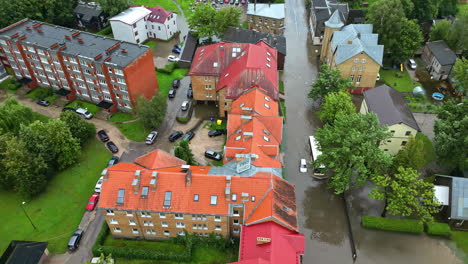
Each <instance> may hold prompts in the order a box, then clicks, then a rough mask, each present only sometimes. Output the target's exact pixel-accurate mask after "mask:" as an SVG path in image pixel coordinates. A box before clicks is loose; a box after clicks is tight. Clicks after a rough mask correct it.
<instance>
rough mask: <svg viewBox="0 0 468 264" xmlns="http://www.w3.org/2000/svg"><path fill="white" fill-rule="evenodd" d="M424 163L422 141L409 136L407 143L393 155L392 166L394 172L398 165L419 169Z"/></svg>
mask: <svg viewBox="0 0 468 264" xmlns="http://www.w3.org/2000/svg"><path fill="white" fill-rule="evenodd" d="M425 165H426V160H425V158H424V142H423V141H422V140H419V139H416V138H415V137H413V136H411V137H410V138H409V140H408V143H407V144H406V145H405V146H404V147H403V148H402V149H401V150H400V151H398V153H397V155H395V157H394V159H393V164H392V167H393V172H394V173H396V171H397V169H398V168H399V167H403V168H411V169H415V170H420V169H422V167H424V166H425Z"/></svg>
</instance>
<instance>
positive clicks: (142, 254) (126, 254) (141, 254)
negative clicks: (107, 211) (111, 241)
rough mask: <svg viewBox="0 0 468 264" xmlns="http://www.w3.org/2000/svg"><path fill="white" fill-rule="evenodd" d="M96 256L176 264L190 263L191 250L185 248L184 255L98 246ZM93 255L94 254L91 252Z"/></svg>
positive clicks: (152, 250)
mask: <svg viewBox="0 0 468 264" xmlns="http://www.w3.org/2000/svg"><path fill="white" fill-rule="evenodd" d="M96 250H97V252H98V254H101V253H104V255H108V254H112V256H113V257H118V258H126V259H150V260H171V261H177V262H190V261H191V260H192V248H191V247H187V250H186V251H185V252H184V253H180V252H168V251H158V250H154V249H142V248H129V247H110V246H99V247H98V248H96ZM93 254H94V252H93Z"/></svg>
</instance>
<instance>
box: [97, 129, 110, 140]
mask: <svg viewBox="0 0 468 264" xmlns="http://www.w3.org/2000/svg"><path fill="white" fill-rule="evenodd" d="M97 134H98V137H99V140H101V141H102V142H107V141H109V136H108V135H107V133H106V131H104V130H99V131H98V132H97Z"/></svg>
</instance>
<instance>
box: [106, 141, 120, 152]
mask: <svg viewBox="0 0 468 264" xmlns="http://www.w3.org/2000/svg"><path fill="white" fill-rule="evenodd" d="M106 146H107V148H108V149H109V150H110V152H112V153H117V152H119V148H118V147H117V146H116V145H115V143H114V142H112V141H109V142H107V143H106Z"/></svg>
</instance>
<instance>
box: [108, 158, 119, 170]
mask: <svg viewBox="0 0 468 264" xmlns="http://www.w3.org/2000/svg"><path fill="white" fill-rule="evenodd" d="M117 163H119V157H118V156H112V158H111V159H110V160H109V162H108V163H107V168H109V167H112V166H114V165H115V164H117Z"/></svg>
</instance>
